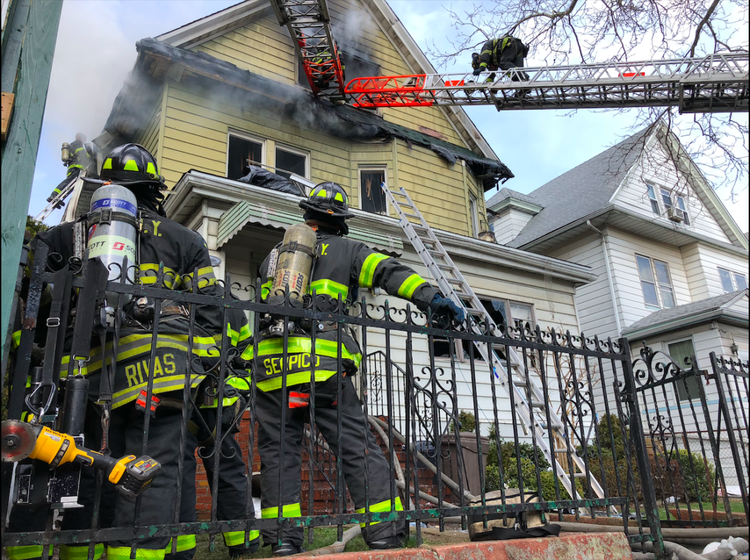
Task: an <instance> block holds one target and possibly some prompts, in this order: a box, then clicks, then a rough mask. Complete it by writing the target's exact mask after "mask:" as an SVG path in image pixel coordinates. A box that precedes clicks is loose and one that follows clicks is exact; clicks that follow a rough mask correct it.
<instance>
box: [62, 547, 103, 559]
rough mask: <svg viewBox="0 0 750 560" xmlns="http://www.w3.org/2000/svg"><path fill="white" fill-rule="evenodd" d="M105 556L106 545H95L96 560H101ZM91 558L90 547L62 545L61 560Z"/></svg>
mask: <svg viewBox="0 0 750 560" xmlns="http://www.w3.org/2000/svg"><path fill="white" fill-rule="evenodd" d="M102 554H104V545H103V544H102V543H98V544H96V545H94V560H99V558H101V557H102ZM88 557H89V545H87V544H85V545H76V546H73V545H71V544H63V545H60V560H86V558H88Z"/></svg>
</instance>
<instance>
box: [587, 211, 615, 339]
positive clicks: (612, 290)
mask: <svg viewBox="0 0 750 560" xmlns="http://www.w3.org/2000/svg"><path fill="white" fill-rule="evenodd" d="M586 225H587V226H589V227H590V228H591V229H593V230H594V231H595V232H596V233H598V234H599V235H600V236H601V242H602V249H603V250H604V266H605V267H606V269H607V281H608V282H609V294H610V296H611V297H612V307H614V311H615V324H616V325H617V336H620V334H621V333H622V325H621V324H620V313H619V312H618V311H617V298H616V297H615V285H614V282H612V270H611V268H610V266H609V250H608V249H607V239H606V238H605V237H604V234H603V233H602V232H601V231H600V230H598V229H597V228H596V227H595V226H594V224H592V223H591V220H586Z"/></svg>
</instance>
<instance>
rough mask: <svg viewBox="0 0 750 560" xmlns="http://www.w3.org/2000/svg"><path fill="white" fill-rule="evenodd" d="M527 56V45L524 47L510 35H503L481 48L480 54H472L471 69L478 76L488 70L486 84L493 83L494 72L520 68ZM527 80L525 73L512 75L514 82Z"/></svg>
mask: <svg viewBox="0 0 750 560" xmlns="http://www.w3.org/2000/svg"><path fill="white" fill-rule="evenodd" d="M528 54H529V47H528V45H524V44H523V42H522V41H521V40H520V39H517V38H515V37H513V36H511V35H505V36H504V37H501V38H499V39H490V40H489V41H487V42H486V43H485V44H484V45H483V46H482V52H481V54H480V53H472V55H471V67H472V68H473V69H474V72H473V74H474V75H475V76H479V74H481V73H482V72H485V71H487V70H490V71H491V72H492V74H490V75H489V77H488V78H487V81H488V82H494V81H495V71H497V70H498V69H500V70H510V69H511V68H522V67H523V59H524V58H526V56H527V55H528ZM528 79H529V77H528V75H527V74H526V73H525V72H520V74H518V75H516V74H514V75H513V80H514V81H519V80H522V81H527V80H528Z"/></svg>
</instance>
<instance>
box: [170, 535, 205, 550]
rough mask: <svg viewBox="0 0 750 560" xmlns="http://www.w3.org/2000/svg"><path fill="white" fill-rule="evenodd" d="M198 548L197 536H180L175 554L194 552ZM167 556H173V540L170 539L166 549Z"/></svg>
mask: <svg viewBox="0 0 750 560" xmlns="http://www.w3.org/2000/svg"><path fill="white" fill-rule="evenodd" d="M196 546H197V542H196V539H195V535H179V536H178V537H177V550H176V551H175V552H185V551H186V550H192V549H194V548H195V547H196ZM164 552H165V553H166V554H172V539H169V542H168V543H167V546H166V547H165V548H164Z"/></svg>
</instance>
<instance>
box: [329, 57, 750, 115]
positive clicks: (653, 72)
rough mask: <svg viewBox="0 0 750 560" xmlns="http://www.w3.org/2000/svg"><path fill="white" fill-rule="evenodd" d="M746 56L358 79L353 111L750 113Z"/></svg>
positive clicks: (349, 91)
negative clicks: (485, 108) (475, 108)
mask: <svg viewBox="0 0 750 560" xmlns="http://www.w3.org/2000/svg"><path fill="white" fill-rule="evenodd" d="M749 83H750V78H749V74H748V53H714V54H711V55H708V56H703V57H695V58H682V59H671V60H646V61H640V62H603V63H595V64H573V65H564V66H540V67H529V68H512V69H510V70H496V71H494V72H491V71H490V72H485V73H483V74H481V75H480V76H476V77H475V76H473V75H472V73H471V72H470V73H467V74H412V75H405V76H374V77H369V78H355V79H353V80H351V81H350V82H349V83H348V84H346V88H345V90H344V93H345V94H346V97H347V100H348V101H350V102H351V103H352V105H353V106H355V107H361V108H365V109H372V108H377V107H433V106H446V105H448V106H450V105H453V106H456V105H464V106H465V105H494V106H495V107H496V108H497V110H498V111H505V110H528V109H622V108H626V107H678V108H679V111H680V113H725V112H739V111H743V112H746V111H748V86H749Z"/></svg>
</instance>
